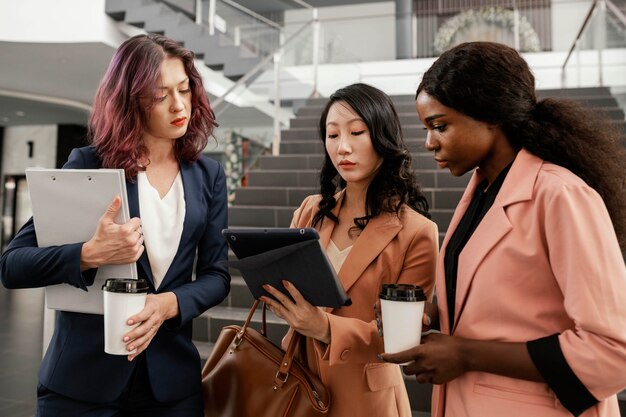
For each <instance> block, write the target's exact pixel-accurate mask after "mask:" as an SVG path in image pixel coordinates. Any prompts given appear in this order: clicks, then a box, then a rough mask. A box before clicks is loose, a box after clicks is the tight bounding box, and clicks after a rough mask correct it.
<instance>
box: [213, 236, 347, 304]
mask: <svg viewBox="0 0 626 417" xmlns="http://www.w3.org/2000/svg"><path fill="white" fill-rule="evenodd" d="M222 234H223V235H224V237H225V238H226V241H227V242H228V244H229V246H230V248H231V249H232V251H233V252H234V253H235V255H236V256H237V259H238V260H237V261H228V265H229V266H231V267H233V268H236V269H238V270H239V272H241V276H242V277H243V280H244V281H245V282H246V285H247V286H248V289H249V290H250V292H251V293H252V296H253V297H254V298H259V297H261V296H269V297H272V296H271V295H270V294H269V293H268V292H267V291H265V290H264V289H263V285H264V284H270V285H271V286H273V287H274V288H276V289H277V290H278V291H281V292H282V293H283V294H285V295H287V296H288V297H291V295H290V294H289V292H288V291H287V289H285V287H284V286H283V284H282V281H283V280H285V279H286V280H289V281H291V282H292V283H293V284H294V285H295V287H296V288H297V289H298V290H299V291H300V293H301V294H302V296H303V297H304V298H305V299H306V300H307V301H308V302H309V303H311V304H313V305H315V306H320V307H332V308H337V307H342V306H349V305H350V304H351V300H350V297H348V295H347V294H346V292H345V290H344V289H343V286H342V285H341V282H340V281H339V278H338V277H337V274H336V273H335V270H334V269H333V267H332V265H331V263H330V261H329V260H328V257H327V256H326V252H325V251H324V249H323V248H322V246H321V244H320V242H319V235H318V233H317V230H315V229H313V228H302V229H291V228H267V229H262V228H258V229H224V230H223V231H222Z"/></svg>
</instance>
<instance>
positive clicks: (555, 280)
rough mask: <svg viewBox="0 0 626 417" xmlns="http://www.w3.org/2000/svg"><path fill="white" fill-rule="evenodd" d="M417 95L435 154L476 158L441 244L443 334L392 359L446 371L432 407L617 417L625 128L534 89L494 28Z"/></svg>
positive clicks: (444, 163) (437, 373)
mask: <svg viewBox="0 0 626 417" xmlns="http://www.w3.org/2000/svg"><path fill="white" fill-rule="evenodd" d="M416 108H417V112H418V114H419V118H420V119H421V120H422V122H423V123H424V126H426V129H427V130H428V137H427V141H426V147H427V148H428V150H430V151H432V152H434V157H435V160H436V161H437V162H438V163H439V166H440V167H441V168H448V169H449V170H450V172H451V173H452V175H455V176H460V175H463V174H465V173H467V172H469V171H472V170H474V168H476V169H475V170H474V172H473V174H472V178H471V180H470V183H469V184H468V186H467V189H466V191H465V194H464V195H463V197H462V199H461V201H460V202H459V205H458V207H457V208H456V211H455V214H454V216H453V218H452V221H451V223H450V227H449V229H448V232H447V235H446V237H445V239H444V242H443V245H442V248H441V255H440V258H439V263H438V268H437V283H436V287H437V294H438V297H437V298H438V306H437V307H438V310H437V307H434V306H432V305H430V306H428V307H429V308H428V314H429V316H430V319H431V322H432V323H431V326H433V327H439V326H440V329H441V334H436V333H435V334H430V335H428V336H426V337H424V338H423V343H422V344H421V345H420V346H417V347H415V348H413V349H410V350H407V351H405V352H402V353H397V354H393V355H391V354H390V355H384V357H385V359H386V360H389V361H391V362H396V363H403V362H407V361H413V363H411V364H409V365H407V366H406V367H405V372H407V373H409V374H415V375H416V377H417V380H418V381H420V382H432V383H434V384H437V385H436V386H435V390H434V394H433V416H436V417H441V416H446V417H450V416H480V417H496V416H498V417H499V416H507V417H528V416H546V417H549V416H550V417H552V416H553V417H556V416H567V415H576V416H578V415H583V416H595V417H609V416H611V417H618V416H619V415H620V412H619V409H618V403H617V398H616V393H618V392H619V391H621V390H623V389H624V388H626V373H625V372H624V369H626V303H624V300H623V297H624V294H626V268H625V267H624V258H623V252H622V251H623V250H624V249H626V212H625V210H624V207H626V171H624V167H623V164H624V161H626V151H625V150H624V147H623V145H622V144H621V143H620V138H621V137H622V135H623V132H619V133H618V132H616V131H615V130H614V129H612V128H611V127H610V126H611V123H610V122H609V121H608V120H606V119H603V118H601V117H600V116H599V115H597V114H596V112H594V111H591V110H585V109H583V108H582V107H580V106H579V105H577V104H575V103H573V102H569V101H565V100H557V99H554V98H546V99H543V100H537V97H536V93H535V80H534V77H533V75H532V73H531V71H530V69H529V68H528V65H527V63H526V62H525V61H524V60H523V59H522V57H521V56H520V55H519V54H518V53H517V52H516V51H515V50H514V49H512V48H509V47H507V46H505V45H500V44H495V43H489V42H472V43H465V44H461V45H459V46H457V47H454V48H452V49H450V50H449V51H447V52H445V53H443V54H442V55H441V57H439V59H437V61H436V62H435V63H434V64H433V66H432V67H431V68H430V69H429V70H428V71H427V72H426V73H425V74H424V78H423V79H422V82H421V83H420V85H419V87H418V89H417V104H416ZM620 245H621V250H620ZM433 307H434V308H433Z"/></svg>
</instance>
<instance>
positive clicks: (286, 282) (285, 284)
mask: <svg viewBox="0 0 626 417" xmlns="http://www.w3.org/2000/svg"><path fill="white" fill-rule="evenodd" d="M281 282H282V283H283V286H285V287H288V286H289V285H290V284H289V281H285V280H283V281H281Z"/></svg>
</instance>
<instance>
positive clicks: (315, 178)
mask: <svg viewBox="0 0 626 417" xmlns="http://www.w3.org/2000/svg"><path fill="white" fill-rule="evenodd" d="M411 156H412V164H411V166H412V168H413V169H414V170H415V171H416V175H417V179H418V181H421V180H422V178H421V174H422V172H424V171H428V172H432V171H437V170H438V169H439V170H440V172H446V174H447V175H449V176H452V175H451V174H450V173H449V172H448V171H447V170H445V171H444V170H441V169H440V168H439V166H438V165H437V163H436V161H435V160H434V159H433V156H432V155H431V154H423V153H415V154H411ZM319 174H320V170H319V168H318V169H300V170H296V169H251V170H250V171H248V185H250V186H265V187H318V186H319ZM442 177H444V175H442ZM424 180H430V179H428V178H424ZM451 182H452V183H457V180H452V181H451ZM462 182H463V181H462V180H460V181H458V183H462ZM447 183H450V182H447ZM422 185H424V184H422ZM429 185H432V186H435V187H440V186H443V183H441V184H439V183H438V184H432V182H431V183H429Z"/></svg>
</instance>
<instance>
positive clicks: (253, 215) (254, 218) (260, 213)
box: [228, 205, 298, 227]
mask: <svg viewBox="0 0 626 417" xmlns="http://www.w3.org/2000/svg"><path fill="white" fill-rule="evenodd" d="M297 208H298V206H292V207H268V206H258V205H257V206H252V205H248V206H236V205H232V206H230V207H228V226H229V227H289V226H290V225H291V220H292V218H293V212H294V210H295V209H297Z"/></svg>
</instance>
